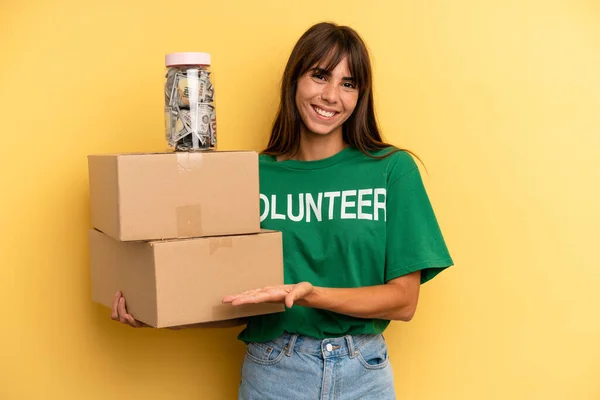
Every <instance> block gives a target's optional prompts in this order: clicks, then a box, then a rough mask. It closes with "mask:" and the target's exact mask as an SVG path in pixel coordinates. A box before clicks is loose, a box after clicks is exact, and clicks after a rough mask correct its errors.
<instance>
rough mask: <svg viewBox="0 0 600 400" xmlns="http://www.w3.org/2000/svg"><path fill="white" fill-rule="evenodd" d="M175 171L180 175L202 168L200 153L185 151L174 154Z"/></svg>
mask: <svg viewBox="0 0 600 400" xmlns="http://www.w3.org/2000/svg"><path fill="white" fill-rule="evenodd" d="M175 154H176V160H177V171H179V173H180V174H183V173H186V172H190V171H193V170H195V169H199V168H201V167H202V153H201V152H198V153H192V152H187V151H181V152H176V153H175Z"/></svg>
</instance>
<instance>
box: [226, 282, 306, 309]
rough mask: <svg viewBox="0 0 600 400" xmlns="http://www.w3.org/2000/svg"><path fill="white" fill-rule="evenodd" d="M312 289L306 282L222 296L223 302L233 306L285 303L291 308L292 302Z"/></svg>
mask: <svg viewBox="0 0 600 400" xmlns="http://www.w3.org/2000/svg"><path fill="white" fill-rule="evenodd" d="M312 291H313V286H312V285H311V284H310V283H308V282H301V283H297V284H293V285H280V286H267V287H264V288H262V289H254V290H248V291H246V292H242V293H239V294H236V295H232V296H226V297H224V298H223V303H231V305H234V306H239V305H242V304H256V303H285V306H286V307H287V308H291V307H292V306H293V305H294V302H296V301H297V300H301V299H303V298H305V297H306V296H308V295H309V294H311V293H312Z"/></svg>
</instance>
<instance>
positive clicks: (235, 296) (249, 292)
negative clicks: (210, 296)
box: [222, 288, 267, 303]
mask: <svg viewBox="0 0 600 400" xmlns="http://www.w3.org/2000/svg"><path fill="white" fill-rule="evenodd" d="M265 289H267V288H264V289H253V290H247V291H245V292H242V293H238V294H233V295H229V296H225V297H223V300H222V301H223V303H231V302H232V301H234V300H235V299H239V298H242V297H246V296H252V295H254V294H256V293H259V292H261V291H263V290H265Z"/></svg>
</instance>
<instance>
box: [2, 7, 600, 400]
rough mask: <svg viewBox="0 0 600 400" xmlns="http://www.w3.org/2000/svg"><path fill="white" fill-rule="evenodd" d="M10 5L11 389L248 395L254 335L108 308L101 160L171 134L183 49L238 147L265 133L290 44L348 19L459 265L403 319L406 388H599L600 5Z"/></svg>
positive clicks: (422, 391) (394, 346)
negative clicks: (97, 298)
mask: <svg viewBox="0 0 600 400" xmlns="http://www.w3.org/2000/svg"><path fill="white" fill-rule="evenodd" d="M0 7H1V8H0V38H1V41H2V47H1V53H0V54H1V55H0V57H2V60H1V61H2V62H1V67H0V68H1V74H0V113H1V115H2V136H1V137H0V138H1V144H0V152H1V153H0V167H1V171H2V172H1V175H0V177H1V180H0V188H1V191H2V193H1V195H0V217H1V219H0V221H1V224H2V225H1V227H2V229H1V233H0V246H1V247H0V254H1V256H2V262H1V264H0V313H1V314H0V315H1V316H2V323H1V327H2V328H1V330H0V346H1V353H0V398H2V399H142V398H143V399H231V398H234V397H235V395H236V390H237V384H238V378H239V366H240V365H241V362H242V359H243V356H244V347H243V345H242V344H241V343H240V342H238V341H237V340H236V335H237V333H238V331H239V329H238V328H235V329H227V330H205V331H199V330H188V331H179V332H174V331H162V330H135V329H131V328H127V327H125V326H121V325H119V324H118V323H115V322H112V321H111V320H110V319H109V310H108V309H106V308H103V307H101V306H97V305H93V304H92V303H91V302H90V286H89V273H88V260H87V256H88V246H87V235H86V230H87V228H88V227H89V208H88V182H87V161H86V156H87V155H88V154H91V153H102V152H126V151H152V150H163V149H164V148H165V147H166V144H165V142H164V139H163V110H162V107H163V87H162V85H163V74H164V71H163V67H164V64H163V62H164V54H165V53H168V52H172V51H207V52H210V53H212V56H213V70H214V78H215V87H216V96H217V118H218V122H217V123H218V135H219V136H218V140H219V146H220V149H223V150H224V149H256V150H259V149H261V147H262V146H263V145H264V144H265V141H266V139H267V135H268V130H269V126H270V124H271V121H272V118H273V115H274V112H275V108H276V105H277V90H278V86H277V85H278V82H279V79H280V75H281V73H282V71H283V67H284V64H285V61H286V59H287V56H288V54H289V51H290V50H291V48H292V46H293V44H294V42H295V41H296V40H297V38H298V37H299V36H300V35H301V34H302V32H304V30H305V29H307V28H308V27H309V26H310V25H311V24H312V23H315V22H318V21H321V20H333V21H336V22H339V23H343V24H349V25H351V26H353V27H355V28H356V29H357V30H358V31H359V32H360V33H361V34H362V35H363V37H364V38H365V40H366V41H367V43H368V45H369V47H370V49H371V51H372V56H373V62H374V72H375V90H376V103H377V107H378V109H377V110H378V117H379V120H380V122H381V126H382V128H383V130H384V134H385V136H386V138H387V139H388V140H389V141H392V142H394V143H396V144H398V145H400V146H405V147H408V148H410V149H412V150H413V151H415V152H416V153H417V154H419V155H420V156H421V157H422V158H423V160H424V161H425V163H426V166H427V168H428V174H425V175H424V177H425V181H426V184H427V186H428V189H429V192H430V195H431V198H432V201H433V202H434V205H435V208H436V211H437V213H438V217H439V220H440V223H441V225H442V228H443V231H444V233H445V235H446V238H447V241H448V245H449V246H450V249H451V251H452V254H453V256H454V258H455V261H456V266H455V267H453V268H451V269H449V270H448V271H446V272H444V273H443V274H442V275H440V276H439V277H438V278H436V279H435V280H434V281H432V282H431V283H428V284H426V285H425V286H424V287H423V291H422V296H421V302H420V305H419V309H418V311H417V315H416V317H415V319H414V320H413V321H412V322H410V323H408V324H406V323H393V324H392V327H391V328H390V329H389V330H388V331H387V332H386V336H387V338H388V341H389V346H390V349H391V350H390V351H391V357H392V360H393V366H394V370H395V377H396V386H397V391H398V395H399V398H401V399H406V400H429V399H432V400H437V399H440V400H445V399H461V400H467V399H468V400H475V399H476V400H481V399H527V400H530V399H544V400H550V399H557V400H558V399H560V400H565V399H569V400H570V399H577V400H592V399H600V383H598V376H600V343H599V342H600V340H599V339H600V318H599V317H600V312H599V311H598V310H599V309H600V296H599V294H598V292H599V291H600V286H599V285H600V268H599V267H598V255H599V250H598V249H599V247H600V245H599V244H598V243H597V242H598V239H600V235H599V233H598V232H599V230H598V226H599V225H600V202H599V194H600V185H599V184H600V168H599V167H598V165H597V162H598V158H599V157H598V155H599V153H600V151H599V150H600V139H599V135H600V3H599V2H598V1H597V0H588V1H585V0H556V1H552V0H550V1H542V0H539V1H536V0H521V1H515V0H509V1H504V2H498V1H491V0H485V1H483V0H479V1H477V0H473V1H460V0H459V1H450V0H447V1H443V0H431V1H408V0H405V1H387V2H384V1H369V2H365V1H350V0H347V1H339V0H336V1H326V2H317V3H314V2H305V1H294V2H292V1H283V0H279V1H265V0H256V1H251V2H250V1H248V2H246V1H237V2H231V1H216V0H215V1H202V2H191V1H179V2H148V1H128V2H121V1H113V0H109V1H105V2H102V1H96V2H85V1H69V0H63V1H40V0H32V1H28V2H26V1H25V2H17V1H15V0H8V1H7V0H4V1H3V2H2V3H1V5H0ZM424 173H425V172H424ZM282 384H285V382H282Z"/></svg>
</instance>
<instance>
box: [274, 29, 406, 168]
mask: <svg viewBox="0 0 600 400" xmlns="http://www.w3.org/2000/svg"><path fill="white" fill-rule="evenodd" d="M344 57H347V59H348V67H349V69H350V74H351V75H352V77H353V78H354V79H355V83H356V85H357V87H358V91H359V94H358V101H357V103H356V108H355V109H354V112H353V113H352V115H351V116H350V117H349V118H348V119H347V120H346V122H344V125H343V126H342V132H343V139H344V141H345V142H346V143H348V144H349V145H351V146H353V147H355V148H357V149H358V150H360V151H362V152H363V153H364V154H366V155H368V156H371V157H373V156H372V154H371V152H374V151H377V150H381V149H384V148H388V147H391V148H393V151H390V152H386V154H385V155H384V156H382V157H381V158H383V157H386V156H388V155H390V154H392V153H393V152H394V151H398V150H405V149H399V148H397V147H395V146H392V145H391V144H388V143H386V142H384V141H383V139H382V138H381V134H380V131H379V127H378V126H377V121H376V119H375V110H374V105H373V78H372V73H371V61H370V58H369V53H368V50H367V47H366V45H365V43H364V42H363V40H362V39H361V37H360V36H359V35H358V33H356V31H355V30H353V29H352V28H350V27H347V26H340V25H337V24H334V23H327V22H322V23H318V24H316V25H313V26H312V27H310V28H309V29H308V30H307V31H306V32H305V33H304V34H303V35H302V36H301V37H300V39H299V40H298V42H297V43H296V45H295V46H294V49H293V50H292V53H291V54H290V57H289V59H288V62H287V65H286V67H285V71H284V73H283V78H282V82H281V99H280V104H279V110H278V112H277V116H276V118H275V122H274V124H273V128H272V130H271V137H270V138H269V143H268V145H267V148H266V149H265V150H263V154H268V155H272V156H279V155H283V154H295V153H296V152H297V151H298V149H299V146H300V128H301V124H302V118H301V116H300V113H299V112H298V109H297V107H296V100H295V97H296V89H297V85H298V79H299V78H300V77H301V76H303V75H304V74H305V73H306V72H308V71H309V70H311V69H312V68H314V67H315V66H318V67H319V68H322V69H324V70H326V71H327V72H331V71H333V69H334V68H335V67H336V66H337V65H338V64H339V62H340V61H341V60H342V59H343V58H344ZM323 62H324V63H325V65H320V63H323ZM406 151H408V150H406ZM409 153H410V152H409ZM411 154H412V153H411ZM413 155H414V154H413ZM415 157H416V156H415ZM417 158H418V157H417Z"/></svg>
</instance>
